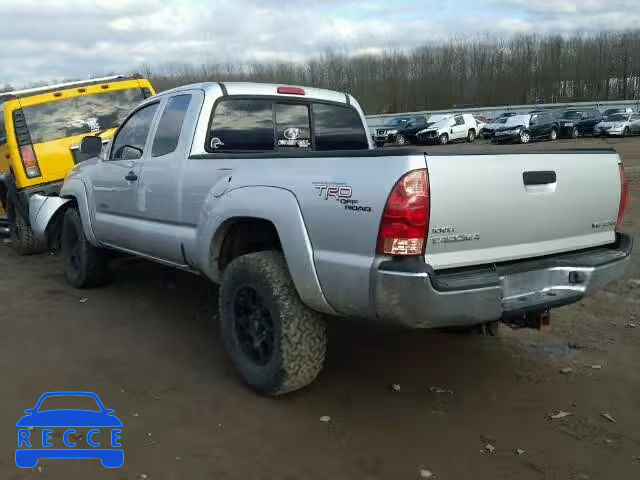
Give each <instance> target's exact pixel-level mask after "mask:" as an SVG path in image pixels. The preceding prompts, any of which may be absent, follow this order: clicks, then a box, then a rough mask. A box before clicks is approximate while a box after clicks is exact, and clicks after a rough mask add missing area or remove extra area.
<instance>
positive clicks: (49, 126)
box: [0, 74, 155, 255]
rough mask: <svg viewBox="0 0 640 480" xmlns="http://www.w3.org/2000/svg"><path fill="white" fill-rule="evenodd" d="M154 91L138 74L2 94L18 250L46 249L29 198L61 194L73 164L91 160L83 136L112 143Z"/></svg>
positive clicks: (2, 150) (8, 191) (1, 177)
mask: <svg viewBox="0 0 640 480" xmlns="http://www.w3.org/2000/svg"><path fill="white" fill-rule="evenodd" d="M154 94H155V91H154V90H153V87H152V86H151V83H150V82H149V80H147V79H145V78H143V77H142V76H140V75H138V74H135V75H130V76H124V75H114V76H110V77H103V78H95V79H92V80H87V81H81V82H68V83H60V84H57V85H49V86H45V87H37V88H31V89H27V90H18V91H13V92H8V93H1V94H0V203H1V205H2V208H3V209H4V210H5V212H6V217H7V224H8V228H9V234H10V236H11V238H12V240H13V242H12V244H13V246H14V247H15V249H16V251H17V252H18V254H21V255H24V254H28V253H36V252H39V251H42V250H43V249H44V248H45V245H44V244H42V242H41V241H39V240H38V239H37V238H36V237H35V236H34V235H33V231H32V230H31V226H30V225H29V197H30V196H31V195H33V194H34V193H40V194H47V195H50V194H57V193H58V191H59V190H60V186H61V185H62V181H63V180H64V177H65V175H66V174H67V172H68V171H69V169H71V167H73V166H74V165H75V164H77V163H79V162H82V161H83V160H86V158H85V157H84V156H83V155H82V153H80V149H79V145H80V141H81V140H82V138H83V137H85V136H87V135H93V136H96V135H99V136H100V137H102V138H103V139H104V142H108V141H109V140H110V139H111V138H112V137H113V134H114V132H115V130H116V127H117V126H118V125H119V124H120V122H121V121H122V120H123V118H124V117H125V116H126V114H127V112H129V110H131V109H132V108H133V107H135V106H136V105H137V104H138V103H140V102H141V101H143V100H144V99H145V98H148V97H150V96H152V95H154ZM1 214H2V212H0V216H1Z"/></svg>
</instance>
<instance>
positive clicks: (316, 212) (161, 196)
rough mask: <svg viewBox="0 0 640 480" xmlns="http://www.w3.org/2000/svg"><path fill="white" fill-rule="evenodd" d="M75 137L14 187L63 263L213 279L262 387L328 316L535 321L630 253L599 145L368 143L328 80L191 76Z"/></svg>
mask: <svg viewBox="0 0 640 480" xmlns="http://www.w3.org/2000/svg"><path fill="white" fill-rule="evenodd" d="M80 148H81V150H82V152H83V153H84V154H86V155H88V156H94V158H91V159H90V160H87V161H85V162H83V163H81V164H79V165H77V166H75V167H74V168H73V169H72V170H71V171H70V173H69V174H68V176H67V178H66V179H65V182H64V185H63V187H62V189H61V192H60V196H41V195H34V196H33V197H32V198H31V202H30V221H31V224H32V226H33V230H34V232H35V233H36V234H37V235H38V236H40V238H42V239H45V240H47V241H49V242H54V243H56V242H57V239H58V238H59V245H60V248H61V251H62V257H63V261H64V270H65V273H66V277H67V279H68V280H69V282H70V283H71V284H72V285H74V286H75V287H78V288H86V287H89V286H93V285H97V284H99V283H101V282H103V281H104V280H105V276H106V273H107V270H108V259H109V258H110V255H109V254H108V251H109V250H116V251H120V252H126V253H129V254H133V255H138V256H141V257H145V258H148V259H151V260H155V261H158V262H161V263H164V264H167V265H172V266H175V267H177V268H181V269H185V270H189V271H192V272H196V273H199V274H201V275H203V276H205V277H207V278H209V279H210V280H212V281H213V282H215V283H217V284H220V292H219V299H220V300H219V308H220V325H221V332H222V338H223V342H224V345H225V348H226V350H227V352H228V354H229V356H230V358H231V360H232V362H233V363H234V365H235V366H236V367H237V369H238V371H239V372H240V374H241V375H242V377H243V378H244V380H245V381H246V382H247V383H248V384H249V385H250V386H252V387H253V388H254V389H256V390H258V391H260V392H262V393H265V394H270V395H277V394H282V393H285V392H288V391H291V390H295V389H298V388H301V387H303V386H305V385H307V384H308V383H310V382H311V381H312V380H313V379H314V378H315V377H316V376H317V375H318V373H319V372H320V370H321V368H322V364H323V361H324V357H325V350H326V341H327V339H326V332H325V319H326V318H327V317H329V316H343V317H346V316H350V317H357V318H361V319H366V320H370V321H375V322H391V323H396V324H402V325H405V326H409V327H415V328H434V327H452V326H458V327H476V326H479V325H484V326H485V327H487V326H489V327H491V328H489V329H488V330H487V331H489V332H492V331H493V326H495V325H496V324H497V322H498V321H499V320H501V319H502V320H506V319H508V320H509V321H511V322H512V323H518V322H520V323H521V324H522V325H535V324H538V323H540V322H543V321H545V319H546V318H548V311H549V309H550V308H553V307H558V306H561V305H566V304H569V303H573V302H576V301H578V300H580V299H581V298H582V297H583V296H584V295H586V294H590V293H592V292H594V291H596V290H598V289H600V288H602V287H603V286H604V285H606V284H607V283H609V282H611V281H613V280H615V279H617V278H619V277H621V276H622V275H623V274H624V272H625V269H626V267H627V265H628V263H629V255H630V251H631V246H632V241H631V239H630V238H629V237H628V236H626V235H624V234H622V233H620V231H619V230H620V228H619V227H620V225H621V221H622V215H623V212H624V207H625V205H626V202H627V193H626V181H625V177H624V170H623V168H622V165H621V162H620V159H619V157H618V155H617V154H616V153H615V152H614V151H612V150H575V151H566V152H554V153H547V152H544V153H543V152H540V153H520V154H515V153H505V154H501V155H496V154H471V155H449V154H445V155H442V154H435V155H433V154H426V153H420V152H416V151H415V150H413V151H405V150H401V149H384V150H381V149H378V150H376V149H373V147H372V145H371V140H370V138H369V135H368V134H367V128H366V123H365V120H364V117H363V113H362V110H361V109H360V107H359V105H358V103H357V102H356V100H355V99H354V98H353V97H351V96H350V95H345V94H343V93H337V92H332V91H327V90H319V89H314V88H300V87H288V86H278V85H270V84H251V83H203V84H197V85H189V86H185V87H181V88H178V89H175V90H170V91H167V92H163V93H161V94H160V95H157V96H155V97H152V98H149V99H147V100H146V101H144V102H143V103H142V104H141V105H139V106H138V107H137V108H136V109H135V110H134V111H133V112H131V113H130V115H129V116H128V118H127V119H126V120H125V121H124V122H123V124H122V125H121V126H120V128H119V130H118V131H117V133H116V134H115V137H114V139H113V141H112V142H111V144H110V145H108V146H107V147H106V148H103V146H102V141H101V139H99V138H97V137H87V138H85V139H83V141H82V144H81V147H80ZM505 148H508V147H505ZM59 232H61V233H59Z"/></svg>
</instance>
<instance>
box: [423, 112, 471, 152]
mask: <svg viewBox="0 0 640 480" xmlns="http://www.w3.org/2000/svg"><path fill="white" fill-rule="evenodd" d="M477 134H478V124H477V122H476V119H475V118H474V117H473V115H471V114H470V113H461V114H457V115H453V116H451V117H448V118H445V119H442V120H440V121H438V122H436V123H434V124H433V125H430V126H429V127H427V128H425V129H424V130H420V131H419V132H418V133H417V135H416V138H417V139H418V143H421V144H424V143H440V144H441V145H445V144H447V143H449V142H452V141H455V140H465V139H466V140H467V142H473V141H474V140H475V139H476V136H477Z"/></svg>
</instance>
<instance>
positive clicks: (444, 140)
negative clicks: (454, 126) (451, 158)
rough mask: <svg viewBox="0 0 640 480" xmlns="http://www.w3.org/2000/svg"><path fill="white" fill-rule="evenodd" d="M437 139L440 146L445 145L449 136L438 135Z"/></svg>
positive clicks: (444, 134)
mask: <svg viewBox="0 0 640 480" xmlns="http://www.w3.org/2000/svg"><path fill="white" fill-rule="evenodd" d="M438 139H439V140H440V145H446V144H447V143H449V135H447V134H446V133H443V134H442V135H440V136H439V137H438Z"/></svg>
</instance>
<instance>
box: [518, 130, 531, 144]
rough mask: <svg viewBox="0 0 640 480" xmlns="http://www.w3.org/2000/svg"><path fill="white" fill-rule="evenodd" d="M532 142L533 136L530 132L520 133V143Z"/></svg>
mask: <svg viewBox="0 0 640 480" xmlns="http://www.w3.org/2000/svg"><path fill="white" fill-rule="evenodd" d="M530 141H531V135H530V134H529V132H527V131H524V132H521V133H520V143H529V142H530Z"/></svg>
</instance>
